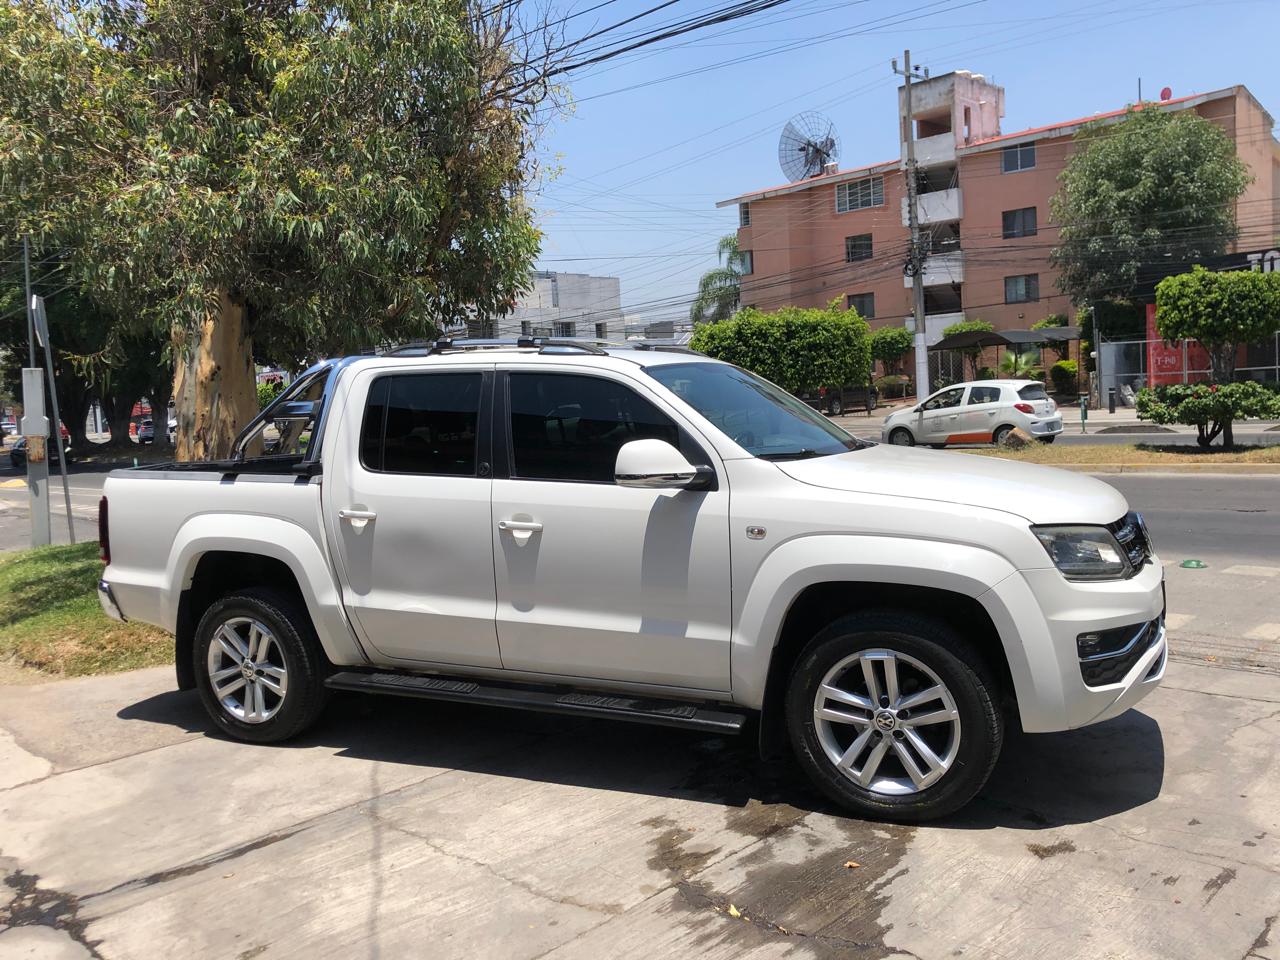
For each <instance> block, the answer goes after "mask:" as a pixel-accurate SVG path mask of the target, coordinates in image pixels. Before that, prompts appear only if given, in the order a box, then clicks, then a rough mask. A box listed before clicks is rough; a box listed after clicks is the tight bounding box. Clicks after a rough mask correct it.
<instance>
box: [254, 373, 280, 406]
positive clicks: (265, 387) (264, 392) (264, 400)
mask: <svg viewBox="0 0 1280 960" xmlns="http://www.w3.org/2000/svg"><path fill="white" fill-rule="evenodd" d="M283 392H284V384H283V383H281V382H279V381H278V380H268V381H267V382H266V383H260V384H258V409H259V410H264V409H266V406H267V404H269V403H270V402H271V401H272V400H274V399H275V398H276V397H278V396H280V394H281V393H283Z"/></svg>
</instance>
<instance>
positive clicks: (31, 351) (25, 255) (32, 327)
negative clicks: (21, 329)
mask: <svg viewBox="0 0 1280 960" xmlns="http://www.w3.org/2000/svg"><path fill="white" fill-rule="evenodd" d="M22 270H23V273H24V274H26V280H27V351H28V352H27V359H28V362H27V366H28V367H34V366H35V365H36V319H35V314H34V313H33V312H32V310H31V241H30V238H28V237H27V236H25V235H24V236H23V238H22Z"/></svg>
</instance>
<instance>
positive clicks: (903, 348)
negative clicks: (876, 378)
mask: <svg viewBox="0 0 1280 960" xmlns="http://www.w3.org/2000/svg"><path fill="white" fill-rule="evenodd" d="M914 340H915V338H914V337H913V336H912V335H911V333H909V332H908V331H907V328H906V327H881V328H880V329H879V330H875V331H873V332H872V334H871V359H872V360H879V361H880V362H881V363H882V364H884V369H885V372H888V371H889V370H892V369H895V368H896V367H897V365H898V361H899V360H901V359H902V358H903V357H904V356H905V355H906V353H907V351H909V350H910V349H911V347H912V345H913V343H914Z"/></svg>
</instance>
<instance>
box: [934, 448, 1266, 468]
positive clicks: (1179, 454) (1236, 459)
mask: <svg viewBox="0 0 1280 960" xmlns="http://www.w3.org/2000/svg"><path fill="white" fill-rule="evenodd" d="M959 452H961V453H972V454H976V455H978V456H980V457H1004V458H1005V459H1008V460H1021V461H1023V462H1024V463H1047V464H1064V465H1065V464H1097V465H1100V466H1101V465H1117V464H1131V463H1207V464H1211V463H1276V464H1280V445H1277V446H1265V447H1263V446H1256V447H1245V446H1237V447H1236V448H1235V449H1234V450H1231V451H1225V450H1223V449H1222V448H1221V447H1213V448H1211V449H1209V450H1202V449H1200V448H1199V447H1196V446H1191V447H1176V446H1172V445H1169V444H1163V445H1162V444H1158V443H1126V444H1099V445H1096V446H1093V445H1091V446H1071V445H1070V444H1065V443H1064V444H1056V443H1055V444H1047V443H1033V444H1031V445H1030V446H1029V447H1026V448H1025V449H1022V450H1005V449H996V448H994V447H991V448H988V449H985V450H977V449H973V450H962V451H959Z"/></svg>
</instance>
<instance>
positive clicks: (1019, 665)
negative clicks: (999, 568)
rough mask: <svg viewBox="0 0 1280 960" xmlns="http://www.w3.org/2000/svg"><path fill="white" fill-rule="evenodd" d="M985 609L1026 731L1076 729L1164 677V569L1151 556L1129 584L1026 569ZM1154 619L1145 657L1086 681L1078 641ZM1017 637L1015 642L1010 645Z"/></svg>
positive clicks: (990, 597) (1116, 710) (1119, 709)
mask: <svg viewBox="0 0 1280 960" xmlns="http://www.w3.org/2000/svg"><path fill="white" fill-rule="evenodd" d="M981 599H982V602H983V605H984V606H985V607H986V608H987V611H988V613H990V614H991V617H992V620H993V621H994V622H995V624H996V628H997V629H998V630H999V632H1000V635H1001V638H1002V639H1003V640H1004V646H1005V651H1006V654H1007V655H1008V660H1009V665H1010V671H1011V673H1012V674H1013V680H1014V688H1015V693H1016V695H1017V699H1018V713H1019V716H1020V718H1021V721H1022V728H1023V730H1025V731H1026V732H1028V733H1047V732H1051V731H1057V730H1071V729H1074V728H1076V727H1083V726H1086V725H1087V724H1091V723H1099V722H1101V721H1103V720H1109V719H1111V718H1112V717H1114V716H1117V715H1118V714H1121V713H1123V712H1124V711H1126V710H1128V709H1129V708H1130V707H1132V706H1133V705H1134V704H1136V703H1137V702H1138V701H1139V700H1141V699H1142V698H1143V697H1145V696H1146V695H1147V694H1149V693H1150V692H1151V691H1152V690H1154V689H1155V688H1156V687H1157V686H1158V685H1159V683H1160V681H1161V680H1162V679H1163V678H1164V671H1165V664H1166V662H1167V660H1168V639H1167V637H1166V633H1165V628H1164V622H1163V618H1164V568H1163V566H1162V565H1161V564H1160V561H1159V560H1158V559H1155V558H1153V559H1152V560H1151V562H1149V563H1147V564H1146V565H1145V566H1144V567H1143V568H1142V569H1141V570H1140V571H1139V572H1138V573H1137V574H1136V575H1135V576H1133V577H1130V578H1129V579H1127V580H1109V581H1099V582H1091V583H1090V582H1072V581H1070V580H1067V579H1066V578H1065V577H1063V576H1062V574H1061V573H1059V572H1058V571H1057V570H1056V569H1054V568H1048V569H1037V570H1024V571H1021V572H1019V573H1016V574H1013V575H1012V576H1010V577H1008V578H1007V579H1005V580H1004V581H1002V582H1001V583H999V584H997V585H996V586H995V587H993V588H992V589H991V590H990V591H988V593H987V594H986V595H984V596H983V597H982V598H981ZM1153 621H1155V622H1156V623H1155V630H1156V633H1155V637H1154V639H1150V640H1148V641H1147V642H1146V644H1145V646H1144V649H1143V650H1142V652H1141V654H1140V655H1139V656H1137V657H1136V658H1129V659H1126V660H1124V661H1123V662H1118V663H1117V664H1116V666H1117V669H1116V670H1115V671H1113V672H1112V673H1110V674H1108V675H1107V676H1106V677H1105V681H1111V679H1112V676H1115V675H1117V674H1121V671H1122V674H1121V675H1119V676H1118V679H1115V680H1114V681H1113V682H1105V681H1104V682H1101V683H1098V682H1097V678H1096V676H1095V678H1094V682H1095V683H1096V685H1093V686H1090V685H1088V684H1087V683H1086V682H1085V678H1084V675H1083V672H1082V669H1081V657H1080V653H1079V650H1078V649H1077V646H1076V638H1077V637H1079V636H1080V635H1081V634H1083V633H1090V632H1093V631H1099V630H1113V629H1116V628H1119V627H1128V626H1133V625H1139V624H1144V623H1150V622H1153ZM1010 639H1011V640H1012V643H1011V642H1010Z"/></svg>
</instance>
